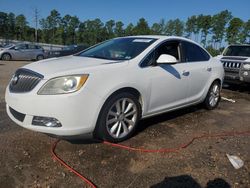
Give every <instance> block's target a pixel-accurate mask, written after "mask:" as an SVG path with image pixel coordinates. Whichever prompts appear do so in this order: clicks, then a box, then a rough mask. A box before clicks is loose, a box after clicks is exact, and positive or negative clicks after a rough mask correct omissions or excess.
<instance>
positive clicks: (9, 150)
mask: <svg viewBox="0 0 250 188" xmlns="http://www.w3.org/2000/svg"><path fill="white" fill-rule="evenodd" d="M29 63H30V62H29ZM24 64H26V62H13V61H12V62H3V61H0V167H1V168H0V187H4V188H6V187H85V186H86V184H84V183H83V182H82V181H81V180H80V179H79V178H78V177H76V176H75V175H74V174H72V173H71V172H69V171H67V170H66V169H65V168H64V167H63V166H60V165H59V164H58V163H57V162H55V161H53V160H52V158H51V154H50V147H51V144H52V143H53V142H54V140H55V139H53V138H50V137H48V136H47V135H43V134H40V133H35V132H32V131H29V130H25V129H23V128H20V127H19V126H17V125H15V123H13V122H12V121H11V120H10V119H9V118H8V117H7V114H6V112H5V102H4V90H5V87H6V85H7V83H8V81H9V79H10V77H11V74H12V73H13V72H14V71H15V70H16V69H17V68H18V67H20V66H23V65H24ZM223 96H225V97H229V98H233V99H235V100H236V103H230V102H226V101H222V102H221V103H220V105H219V107H218V108H217V109H216V110H214V111H206V110H204V109H203V108H202V107H200V106H195V107H191V108H188V109H185V110H179V111H177V112H172V113H167V114H163V115H160V116H157V117H154V118H150V119H147V120H143V121H141V122H140V130H138V132H137V134H136V135H135V136H134V137H133V138H132V139H130V140H128V141H126V142H124V143H123V144H125V145H129V146H134V147H143V148H151V149H158V148H172V147H175V146H178V145H180V144H181V143H185V142H188V141H189V140H190V139H191V138H192V137H193V136H197V135H201V134H203V133H221V132H223V131H245V130H248V131H249V130H250V89H247V88H246V87H242V88H240V91H237V88H235V87H234V88H229V89H224V90H223ZM249 145H250V137H249V136H248V137H247V136H245V137H227V138H211V139H203V140H198V141H195V142H194V143H193V144H192V145H190V146H189V147H188V148H186V149H184V150H181V151H180V152H178V153H169V154H157V153H156V154H145V153H140V152H130V151H126V150H121V149H118V148H112V147H110V146H107V145H103V144H102V143H86V142H85V143H84V142H82V143H80V142H77V143H70V142H67V141H61V142H60V143H59V145H58V148H57V150H56V151H57V153H58V154H59V155H60V156H61V157H62V158H63V159H64V160H65V161H66V162H68V163H69V164H70V165H72V166H73V167H74V168H75V169H77V170H78V171H79V172H80V173H82V174H84V175H85V176H86V177H88V178H89V179H91V180H92V181H93V182H94V183H95V184H96V185H97V186H98V187H119V188H120V187H127V188H128V187H151V186H153V187H181V186H182V187H210V188H211V187H229V186H231V187H250V147H249ZM226 153H228V154H233V155H237V156H239V157H240V158H241V159H242V160H244V163H245V164H244V166H243V167H242V168H241V169H239V170H235V169H234V168H233V166H232V165H231V164H230V162H229V160H228V159H227V158H226Z"/></svg>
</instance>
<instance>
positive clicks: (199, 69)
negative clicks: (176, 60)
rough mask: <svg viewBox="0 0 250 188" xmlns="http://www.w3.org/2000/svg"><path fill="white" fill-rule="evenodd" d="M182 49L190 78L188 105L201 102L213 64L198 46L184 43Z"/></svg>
mask: <svg viewBox="0 0 250 188" xmlns="http://www.w3.org/2000/svg"><path fill="white" fill-rule="evenodd" d="M182 49H183V55H184V61H185V62H186V69H187V70H188V71H189V77H188V85H189V88H188V91H187V100H188V103H193V102H196V101H199V100H201V97H202V95H203V94H204V91H205V88H206V86H207V83H208V81H209V78H210V77H211V74H212V71H213V69H212V62H211V61H210V59H211V58H210V55H209V54H208V53H207V52H206V51H205V50H203V49H202V48H201V47H199V46H198V45H196V44H194V43H192V42H188V41H183V42H182Z"/></svg>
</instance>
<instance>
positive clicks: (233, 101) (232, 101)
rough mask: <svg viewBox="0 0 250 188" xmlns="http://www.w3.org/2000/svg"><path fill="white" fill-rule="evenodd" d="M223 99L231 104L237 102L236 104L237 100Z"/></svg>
mask: <svg viewBox="0 0 250 188" xmlns="http://www.w3.org/2000/svg"><path fill="white" fill-rule="evenodd" d="M221 99H222V100H224V101H228V102H231V103H235V102H236V101H235V100H233V99H228V98H226V97H221Z"/></svg>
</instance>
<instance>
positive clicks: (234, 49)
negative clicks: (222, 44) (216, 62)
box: [223, 46, 250, 57]
mask: <svg viewBox="0 0 250 188" xmlns="http://www.w3.org/2000/svg"><path fill="white" fill-rule="evenodd" d="M223 55H224V56H246V57H250V46H229V47H228V48H227V49H226V51H225V52H224V54H223Z"/></svg>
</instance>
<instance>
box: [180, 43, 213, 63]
mask: <svg viewBox="0 0 250 188" xmlns="http://www.w3.org/2000/svg"><path fill="white" fill-rule="evenodd" d="M183 51H184V54H185V56H184V58H185V61H186V62H195V61H208V60H209V59H210V56H209V55H208V53H207V52H206V51H205V50H203V49H202V48H201V47H199V46H197V45H196V44H193V43H190V42H183Z"/></svg>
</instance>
